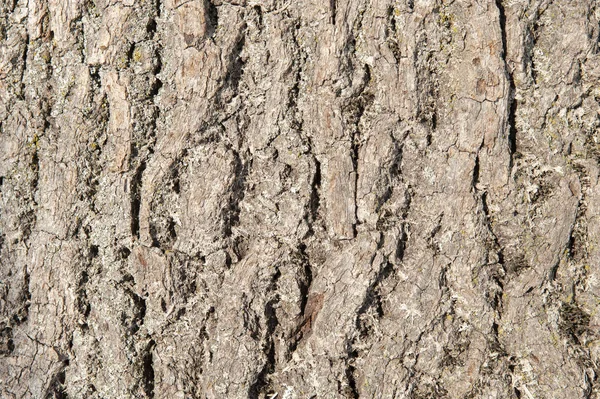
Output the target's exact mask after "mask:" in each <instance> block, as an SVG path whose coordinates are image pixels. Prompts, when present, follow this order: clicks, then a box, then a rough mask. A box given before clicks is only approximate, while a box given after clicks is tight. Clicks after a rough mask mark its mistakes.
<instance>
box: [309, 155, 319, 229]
mask: <svg viewBox="0 0 600 399" xmlns="http://www.w3.org/2000/svg"><path fill="white" fill-rule="evenodd" d="M313 160H314V162H315V173H314V175H313V180H312V182H311V192H310V223H309V225H310V226H311V230H312V225H313V223H314V222H315V221H316V220H317V218H318V216H319V207H320V206H321V194H320V193H321V163H320V162H319V161H318V160H317V158H316V157H313Z"/></svg>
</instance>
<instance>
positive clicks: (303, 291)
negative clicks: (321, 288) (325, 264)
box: [299, 244, 313, 315]
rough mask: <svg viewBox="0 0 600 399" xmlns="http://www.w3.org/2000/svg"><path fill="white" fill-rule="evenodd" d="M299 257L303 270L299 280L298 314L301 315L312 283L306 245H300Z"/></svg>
mask: <svg viewBox="0 0 600 399" xmlns="http://www.w3.org/2000/svg"><path fill="white" fill-rule="evenodd" d="M299 250H300V257H301V260H302V265H303V270H302V272H303V273H302V274H301V278H300V280H299V288H300V295H301V303H300V312H301V314H302V315H304V314H305V311H306V304H307V303H308V294H309V292H310V286H311V285H312V281H313V272H312V265H311V264H310V258H309V257H308V255H307V254H306V245H305V244H300V247H299Z"/></svg>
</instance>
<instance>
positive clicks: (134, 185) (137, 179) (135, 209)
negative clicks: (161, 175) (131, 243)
mask: <svg viewBox="0 0 600 399" xmlns="http://www.w3.org/2000/svg"><path fill="white" fill-rule="evenodd" d="M132 146H133V144H132ZM133 152H134V150H133V149H132V154H133ZM144 170H146V162H145V161H142V163H141V164H140V165H139V166H138V167H137V169H136V170H135V173H134V175H133V176H132V177H131V182H130V187H129V195H130V204H131V234H132V235H133V236H135V237H137V238H138V239H139V238H140V207H141V203H142V200H141V190H142V175H143V173H144Z"/></svg>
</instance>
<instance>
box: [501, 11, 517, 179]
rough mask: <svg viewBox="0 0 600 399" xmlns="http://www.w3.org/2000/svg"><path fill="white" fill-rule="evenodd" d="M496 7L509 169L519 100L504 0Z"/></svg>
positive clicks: (512, 154)
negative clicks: (505, 89) (505, 84)
mask: <svg viewBox="0 0 600 399" xmlns="http://www.w3.org/2000/svg"><path fill="white" fill-rule="evenodd" d="M496 7H497V8H498V17H499V23H500V32H501V36H502V59H503V60H504V70H505V75H506V80H507V81H508V86H509V89H508V94H507V95H508V103H507V108H508V110H507V111H508V115H507V124H508V150H509V154H510V161H509V171H510V170H512V168H513V163H514V159H513V158H514V156H515V153H516V151H517V125H516V114H517V100H516V99H515V93H516V86H515V81H514V78H513V75H512V72H511V70H510V66H509V64H508V49H507V32H506V29H507V28H506V13H505V10H504V5H503V4H502V0H496Z"/></svg>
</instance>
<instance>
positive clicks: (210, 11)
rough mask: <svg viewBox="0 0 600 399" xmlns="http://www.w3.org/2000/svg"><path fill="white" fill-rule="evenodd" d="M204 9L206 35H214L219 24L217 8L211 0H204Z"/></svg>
mask: <svg viewBox="0 0 600 399" xmlns="http://www.w3.org/2000/svg"><path fill="white" fill-rule="evenodd" d="M204 9H205V10H206V25H207V29H206V36H207V37H214V35H215V33H216V31H217V26H219V10H218V9H217V6H216V5H215V4H214V3H213V2H212V0H204Z"/></svg>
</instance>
